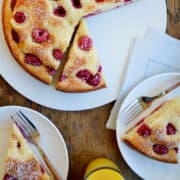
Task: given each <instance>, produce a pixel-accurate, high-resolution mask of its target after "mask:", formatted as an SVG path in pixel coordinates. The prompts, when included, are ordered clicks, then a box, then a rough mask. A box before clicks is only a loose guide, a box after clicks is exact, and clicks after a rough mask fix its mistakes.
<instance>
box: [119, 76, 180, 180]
mask: <svg viewBox="0 0 180 180" xmlns="http://www.w3.org/2000/svg"><path fill="white" fill-rule="evenodd" d="M179 80H180V73H165V74H160V75H156V76H153V77H151V78H149V79H147V80H144V81H143V82H141V83H140V84H138V85H137V86H136V87H135V88H134V89H133V90H132V91H131V92H130V93H129V94H128V96H127V97H126V98H125V100H124V102H123V104H122V106H121V109H120V112H121V111H122V110H123V109H124V108H125V107H126V106H127V105H128V104H130V102H132V101H133V100H134V99H136V98H137V97H139V96H142V95H150V96H151V95H153V94H156V93H158V92H160V91H161V90H163V89H164V88H167V87H168V86H169V85H170V84H173V83H175V82H177V81H179ZM176 95H179V96H180V87H179V88H177V89H175V90H174V91H173V92H172V93H171V94H170V95H169V97H168V98H170V97H171V98H172V97H174V96H176ZM125 128H126V127H125V126H124V124H123V123H122V121H120V120H118V121H117V128H116V138H117V142H118V147H119V149H120V151H121V154H122V156H123V158H124V159H125V161H126V162H127V164H128V165H129V167H130V168H131V169H132V170H133V171H134V172H136V173H137V174H138V175H139V176H140V177H142V178H143V179H147V180H152V179H153V180H159V179H163V180H169V179H173V180H179V178H180V164H168V163H163V162H160V161H156V160H153V159H150V158H148V157H146V156H144V155H142V154H140V153H139V152H137V151H135V150H133V149H132V148H130V147H129V146H127V145H126V144H125V143H124V142H123V141H121V138H120V137H121V135H122V134H123V133H124V129H125ZM166 172H167V173H166Z"/></svg>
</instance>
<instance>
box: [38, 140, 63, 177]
mask: <svg viewBox="0 0 180 180" xmlns="http://www.w3.org/2000/svg"><path fill="white" fill-rule="evenodd" d="M36 146H37V148H38V150H39V152H40V154H41V156H42V158H43V160H44V162H45V163H46V165H47V167H48V168H49V170H50V171H51V173H52V175H53V178H54V180H62V178H61V177H60V175H59V174H58V173H57V171H56V169H55V168H54V166H53V165H52V163H51V161H50V160H49V159H48V157H47V155H46V154H45V152H44V151H43V149H42V148H41V146H40V145H39V143H38V142H36Z"/></svg>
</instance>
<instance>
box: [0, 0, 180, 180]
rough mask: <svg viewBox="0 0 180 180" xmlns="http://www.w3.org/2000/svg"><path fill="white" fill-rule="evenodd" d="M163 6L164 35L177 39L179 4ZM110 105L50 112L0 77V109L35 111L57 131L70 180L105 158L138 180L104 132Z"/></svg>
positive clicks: (108, 132)
mask: <svg viewBox="0 0 180 180" xmlns="http://www.w3.org/2000/svg"><path fill="white" fill-rule="evenodd" d="M167 4H168V9H167V15H168V23H167V32H168V34H170V35H172V36H174V37H176V38H180V1H179V0H169V1H167ZM113 103H114V102H112V103H109V104H107V105H105V106H102V107H99V108H96V109H93V110H87V111H81V112H67V111H57V110H52V109H49V108H46V107H43V106H41V105H38V104H36V103H33V102H31V101H30V100H28V99H26V98H25V97H23V96H22V95H20V94H19V93H17V92H16V91H15V90H14V89H13V88H12V87H11V86H9V85H8V83H7V82H5V81H4V80H3V78H2V77H0V106H5V105H19V106H25V107H29V108H32V109H35V110H37V111H39V112H41V113H42V114H44V115H45V116H47V117H48V118H49V119H51V120H52V122H53V123H54V124H55V125H56V126H57V128H58V129H59V130H60V131H61V133H62V135H63V137H64V139H65V141H66V144H67V147H68V151H69V158H70V169H69V176H68V179H70V180H80V179H83V175H84V171H85V168H86V165H87V164H88V163H89V162H90V161H91V160H93V159H95V158H97V157H107V158H109V159H111V160H113V161H114V162H115V163H117V165H118V166H119V167H120V169H121V171H122V174H123V176H124V177H125V179H127V180H138V179H140V178H139V177H138V176H137V175H136V174H135V173H134V172H133V171H131V169H130V168H129V167H128V166H127V164H126V163H125V161H124V160H123V158H122V156H121V154H120V152H119V150H118V147H117V143H116V137H115V132H114V131H111V130H107V129H106V128H105V124H106V121H107V119H108V116H109V113H110V111H111V108H112V106H113ZM57 156H58V154H57ZM62 163H63V162H62ZM59 171H60V169H59Z"/></svg>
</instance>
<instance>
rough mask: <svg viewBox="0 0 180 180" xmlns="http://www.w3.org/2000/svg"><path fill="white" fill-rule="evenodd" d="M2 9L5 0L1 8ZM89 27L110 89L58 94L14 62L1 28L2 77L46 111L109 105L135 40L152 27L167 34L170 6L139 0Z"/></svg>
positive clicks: (98, 18)
mask: <svg viewBox="0 0 180 180" xmlns="http://www.w3.org/2000/svg"><path fill="white" fill-rule="evenodd" d="M1 6H2V0H1V1H0V8H1ZM0 19H1V15H0ZM87 23H88V27H89V31H90V33H91V36H92V38H93V40H94V44H95V46H96V47H97V49H98V54H99V59H100V61H101V63H102V65H103V69H104V75H105V78H106V80H107V86H108V88H106V89H103V90H98V91H95V92H89V93H81V94H77V93H76V94H70V93H62V92H58V91H56V90H55V89H53V88H52V87H50V86H48V85H46V84H43V83H41V82H39V81H38V80H36V79H35V78H33V77H32V76H31V75H29V74H28V73H26V72H25V71H24V70H23V69H22V68H21V67H20V66H19V65H18V64H17V63H16V62H15V60H13V58H12V56H11V54H10V52H9V49H8V47H7V45H6V42H5V40H4V35H3V32H2V26H1V25H0V42H1V48H0V74H1V75H2V76H3V78H4V79H5V80H6V81H7V82H8V83H9V84H10V85H11V86H12V87H13V88H15V89H16V90H17V91H18V92H19V93H21V94H22V95H24V96H25V97H27V98H29V99H31V100H32V101H34V102H37V103H39V104H41V105H44V106H46V107H50V108H54V109H58V110H73V111H75V110H85V109H90V108H95V107H98V106H101V105H104V104H106V103H109V102H111V101H113V100H115V99H116V97H117V95H118V90H119V88H120V85H121V83H122V80H123V75H124V71H125V69H126V68H125V67H126V62H127V61H126V59H127V55H128V48H129V44H130V42H131V40H132V39H133V38H134V37H137V36H140V37H142V36H144V34H145V32H146V30H147V28H148V27H153V28H155V29H157V30H159V31H162V32H165V29H166V3H165V0H139V2H136V3H133V4H130V5H128V6H126V7H122V8H118V9H115V10H112V11H109V12H107V13H103V14H100V15H97V16H94V17H90V18H88V19H87ZM94 97H96V99H95V100H94Z"/></svg>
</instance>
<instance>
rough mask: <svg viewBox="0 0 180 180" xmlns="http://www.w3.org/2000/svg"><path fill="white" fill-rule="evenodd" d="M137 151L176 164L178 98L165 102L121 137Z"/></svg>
mask: <svg viewBox="0 0 180 180" xmlns="http://www.w3.org/2000/svg"><path fill="white" fill-rule="evenodd" d="M122 140H123V141H125V142H127V143H128V144H129V145H131V146H132V147H133V148H135V149H136V150H137V151H140V152H141V153H143V154H145V155H147V156H149V157H151V158H154V159H157V160H160V161H165V162H172V163H177V161H178V160H177V151H178V148H177V146H178V143H179V142H180V97H176V98H174V99H172V100H170V101H167V102H165V103H164V104H162V105H161V106H160V107H158V108H157V109H156V110H154V111H153V112H152V113H151V114H149V115H148V116H147V117H145V118H144V119H143V120H141V121H140V122H139V123H138V124H137V125H136V126H135V127H133V128H131V129H130V130H128V131H127V132H126V134H125V135H123V136H122Z"/></svg>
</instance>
